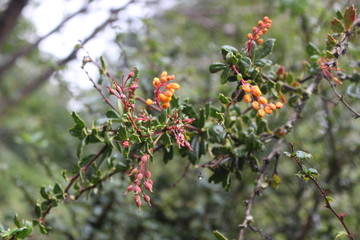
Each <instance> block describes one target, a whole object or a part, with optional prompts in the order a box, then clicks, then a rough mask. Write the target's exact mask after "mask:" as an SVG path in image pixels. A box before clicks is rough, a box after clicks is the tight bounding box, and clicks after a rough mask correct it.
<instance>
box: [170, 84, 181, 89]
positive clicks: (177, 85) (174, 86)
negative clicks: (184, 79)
mask: <svg viewBox="0 0 360 240" xmlns="http://www.w3.org/2000/svg"><path fill="white" fill-rule="evenodd" d="M171 85H172V88H173V89H175V90H178V89H180V85H179V84H177V83H172V84H171Z"/></svg>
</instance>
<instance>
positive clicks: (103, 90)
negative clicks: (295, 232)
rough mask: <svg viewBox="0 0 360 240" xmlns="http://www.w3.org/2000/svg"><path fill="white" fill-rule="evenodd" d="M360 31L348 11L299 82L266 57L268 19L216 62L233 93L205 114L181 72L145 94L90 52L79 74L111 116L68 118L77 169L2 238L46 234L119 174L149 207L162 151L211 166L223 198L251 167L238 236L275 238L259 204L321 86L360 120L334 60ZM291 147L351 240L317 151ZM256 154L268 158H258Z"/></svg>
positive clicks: (214, 68)
mask: <svg viewBox="0 0 360 240" xmlns="http://www.w3.org/2000/svg"><path fill="white" fill-rule="evenodd" d="M359 25H360V18H358V17H357V14H356V9H355V7H354V5H352V6H350V7H348V8H347V9H346V10H345V12H344V14H342V13H340V12H338V14H337V18H334V19H333V20H332V21H331V30H332V31H333V32H334V33H330V34H328V36H327V41H326V46H327V49H326V50H325V51H320V50H319V49H318V48H317V47H316V46H315V45H314V44H312V43H309V45H308V47H307V49H306V52H307V54H308V56H309V62H306V64H304V69H303V71H304V72H303V76H306V77H302V78H300V77H294V76H293V74H291V73H290V72H287V71H286V70H285V68H284V67H282V66H280V65H278V64H275V63H273V62H272V61H271V60H270V59H269V58H268V57H269V55H270V54H271V53H272V51H273V50H274V51H280V49H279V48H277V46H276V41H275V39H272V38H270V39H266V35H267V33H268V32H269V31H271V29H272V28H276V23H273V22H272V20H271V19H270V18H269V17H267V16H265V17H263V19H261V20H259V21H258V23H257V25H256V26H254V27H253V28H252V30H251V31H250V32H249V33H248V34H247V36H246V37H247V40H246V41H245V43H244V44H243V45H241V46H239V48H236V47H233V46H228V45H225V46H222V47H221V60H219V61H216V62H214V63H212V64H211V65H210V67H209V70H210V72H211V73H220V75H219V78H220V82H221V84H228V85H230V86H232V87H231V89H232V91H231V92H223V93H220V94H219V96H218V100H219V103H220V104H211V103H207V104H205V105H204V106H203V107H202V108H200V109H195V108H194V107H193V106H192V104H191V100H184V101H182V100H180V97H178V96H177V93H176V91H177V90H178V89H180V84H179V83H177V82H176V77H175V75H172V74H170V73H168V72H166V71H164V72H162V73H159V76H154V78H153V79H152V86H153V92H151V93H149V94H148V96H140V95H138V93H137V90H138V88H139V86H140V85H141V84H143V83H144V82H145V81H150V80H148V79H142V78H141V75H140V69H138V68H136V67H134V68H133V69H132V71H131V72H129V73H126V74H123V75H122V77H121V78H120V79H119V78H117V77H116V76H114V75H113V74H112V73H111V72H110V71H109V70H108V69H107V67H106V63H105V61H104V59H103V58H101V59H100V62H99V63H98V62H97V61H95V60H94V59H92V58H91V56H90V54H89V55H87V56H85V57H84V59H83V64H82V68H83V70H84V72H85V73H86V75H87V77H88V79H89V80H90V81H91V82H92V84H93V85H94V87H95V89H96V90H97V91H98V92H99V94H101V96H102V98H103V100H104V102H105V104H107V107H108V108H109V110H107V111H104V113H105V116H104V117H103V118H102V119H101V120H97V121H94V122H92V123H91V124H87V123H85V121H84V120H83V119H82V118H81V116H79V114H77V113H76V112H73V113H72V114H71V117H72V118H73V120H74V126H73V127H72V128H71V129H70V134H71V135H72V136H74V137H75V138H78V140H79V144H78V146H77V157H78V162H77V163H75V164H74V166H73V168H72V169H71V170H68V171H67V170H64V171H63V172H62V176H63V178H64V180H65V184H64V183H62V184H60V183H55V184H54V185H53V186H44V187H42V188H41V189H40V193H41V196H42V198H43V199H42V200H41V201H39V202H38V203H37V204H36V206H35V213H36V216H37V218H36V219H34V220H33V221H32V222H29V221H24V222H20V221H19V220H18V218H17V217H15V224H16V226H17V228H14V229H12V230H3V231H2V232H1V236H2V237H3V239H23V238H25V237H27V236H29V234H30V233H31V232H32V227H33V226H35V225H37V226H39V227H40V230H41V232H42V233H44V234H48V233H49V231H50V225H51V223H49V222H47V221H46V218H47V216H48V215H49V214H50V213H51V210H52V209H53V208H54V207H56V206H58V205H59V204H61V203H64V202H69V201H76V200H77V199H78V198H80V197H81V196H82V195H83V194H85V193H88V192H91V191H94V190H95V189H101V186H102V185H103V184H106V183H107V181H108V180H109V179H110V178H111V177H113V176H115V175H117V174H119V175H126V176H128V180H126V181H128V183H127V185H128V187H127V190H126V192H125V193H124V195H127V196H126V197H128V198H133V199H134V203H135V206H136V208H137V210H138V211H141V209H142V208H143V207H145V206H143V203H144V202H145V203H147V204H148V205H149V206H151V198H156V184H157V183H156V182H153V180H152V173H151V171H152V165H153V164H152V163H153V162H154V161H160V159H158V158H155V157H154V154H155V153H156V152H162V153H163V158H162V161H163V162H164V164H167V163H168V162H169V161H170V160H171V159H172V158H174V156H176V155H179V156H181V157H183V158H187V159H188V160H189V162H190V163H191V164H192V165H193V166H195V167H197V168H207V169H209V170H210V171H211V176H210V177H209V179H208V181H209V182H212V183H215V184H218V183H219V184H221V185H222V187H223V188H224V189H225V190H226V191H230V186H231V184H232V182H234V181H237V180H238V181H242V180H243V171H244V169H246V168H251V169H252V171H253V172H254V173H255V174H254V176H255V179H251V180H249V179H247V181H246V184H248V185H249V186H250V187H252V189H253V190H252V193H251V195H250V196H247V197H246V196H244V199H243V200H244V203H245V209H246V211H245V212H244V214H243V216H241V218H242V219H243V220H242V221H240V222H239V235H238V236H239V237H238V239H239V240H242V239H246V236H245V235H246V233H247V231H254V232H257V233H258V234H259V236H261V237H263V238H265V239H271V238H270V237H268V236H266V235H265V234H263V233H262V231H261V230H260V229H258V228H256V227H255V226H254V221H255V220H256V219H254V217H253V216H252V209H253V208H254V207H255V205H254V201H255V199H256V197H257V196H260V195H261V194H262V193H263V191H264V189H266V188H267V187H268V186H271V187H273V188H277V187H278V186H279V184H280V182H281V178H280V174H279V170H278V169H277V168H276V166H277V164H272V163H273V162H277V161H278V160H279V158H280V157H281V155H282V154H281V153H282V152H284V151H285V150H286V148H288V146H289V144H284V143H286V142H287V141H286V136H287V135H289V134H291V133H292V130H293V128H294V127H295V125H296V123H297V121H298V120H299V119H300V118H301V114H302V112H303V109H304V108H305V107H306V105H307V103H308V102H309V100H310V99H311V98H312V97H313V96H314V95H316V94H317V90H318V86H319V84H320V83H321V82H323V81H326V82H328V85H327V87H329V88H331V89H332V90H333V92H334V94H335V95H336V97H337V98H338V100H339V101H340V102H341V103H342V104H343V107H344V108H347V109H348V110H349V111H351V112H352V114H353V116H354V119H358V118H359V117H360V113H359V112H357V110H356V109H354V108H353V107H351V106H350V105H349V104H348V103H347V101H346V99H345V96H344V95H343V94H342V93H341V92H340V91H341V90H339V88H338V86H340V85H341V84H342V83H343V81H352V82H354V83H355V82H356V81H358V80H357V79H356V78H352V77H351V75H347V74H346V73H344V72H343V71H342V70H341V69H340V68H339V64H338V60H339V59H340V58H341V57H345V56H346V54H347V52H348V45H349V43H350V42H351V41H352V40H353V39H354V38H355V37H356V36H357V34H358V31H357V27H358V26H359ZM80 47H81V48H84V47H83V46H80ZM90 64H92V65H95V66H96V67H97V68H98V70H99V72H100V74H101V75H102V76H103V77H104V78H105V79H107V81H103V82H102V83H97V82H95V81H94V80H93V79H92V76H91V75H90V74H89V73H88V72H87V70H86V67H87V66H88V65H90ZM350 92H351V91H350ZM150 94H151V96H150ZM149 96H150V97H149ZM285 113H286V114H288V115H289V117H288V119H287V121H285V122H283V121H282V122H280V121H276V118H277V116H279V115H282V114H285ZM269 120H271V122H272V124H269ZM85 148H86V149H87V151H84V149H85ZM295 148H296V146H294V145H290V150H291V151H290V152H285V156H287V157H289V158H291V159H293V160H294V162H295V165H297V166H298V167H299V168H300V172H299V173H297V175H298V176H299V177H300V178H302V179H304V180H306V181H311V182H313V183H314V184H315V186H316V189H317V190H318V191H319V194H320V195H321V196H322V197H323V198H324V201H325V207H326V208H327V209H329V210H330V211H331V212H332V214H333V215H332V216H334V217H335V218H337V219H338V220H339V224H338V225H336V226H335V227H336V228H339V232H338V234H337V236H336V237H337V238H340V237H347V238H349V239H355V231H354V229H351V226H348V225H347V224H346V218H345V215H344V214H343V213H338V212H336V211H335V209H334V208H333V207H332V206H331V204H330V202H331V201H332V198H331V197H330V196H329V195H328V194H327V191H326V190H324V188H323V187H321V185H320V183H319V179H320V178H321V175H320V174H319V171H318V170H316V169H314V168H308V167H306V165H311V163H310V162H309V163H306V164H305V163H304V162H305V161H309V159H310V158H311V157H312V156H311V154H309V153H306V152H303V151H300V150H297V151H295ZM85 152H86V154H85ZM89 152H92V153H90V154H88V153H89ZM259 152H264V153H266V156H265V157H263V158H262V159H259V158H258V153H259ZM157 156H158V155H157ZM205 156H206V157H205ZM270 167H274V170H273V171H271V170H270ZM294 177H295V176H294ZM150 196H151V197H150ZM224 201H226V199H224ZM239 218H240V216H239ZM260 221H261V220H259V222H260ZM324 221H327V220H324ZM341 228H343V230H341ZM213 234H214V236H215V238H216V239H222V240H225V239H227V238H226V237H225V235H224V234H222V233H221V232H220V231H218V230H214V232H213Z"/></svg>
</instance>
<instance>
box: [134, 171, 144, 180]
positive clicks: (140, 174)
mask: <svg viewBox="0 0 360 240" xmlns="http://www.w3.org/2000/svg"><path fill="white" fill-rule="evenodd" d="M142 178H143V174H142V173H141V172H140V173H138V175H136V179H138V180H141V179H142Z"/></svg>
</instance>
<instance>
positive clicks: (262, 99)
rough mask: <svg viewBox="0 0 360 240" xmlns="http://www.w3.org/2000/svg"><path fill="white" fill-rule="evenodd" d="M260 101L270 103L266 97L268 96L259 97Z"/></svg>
mask: <svg viewBox="0 0 360 240" xmlns="http://www.w3.org/2000/svg"><path fill="white" fill-rule="evenodd" d="M258 100H259V102H260V103H261V104H264V105H265V104H267V103H268V100H267V99H266V98H264V97H259V99H258Z"/></svg>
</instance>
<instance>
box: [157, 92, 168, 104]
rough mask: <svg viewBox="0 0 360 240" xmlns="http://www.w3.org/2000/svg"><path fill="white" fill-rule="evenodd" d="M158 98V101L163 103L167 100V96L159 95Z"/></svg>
mask: <svg viewBox="0 0 360 240" xmlns="http://www.w3.org/2000/svg"><path fill="white" fill-rule="evenodd" d="M158 98H159V100H160V101H162V102H165V100H166V99H167V96H165V95H164V94H163V93H160V94H159V96H158Z"/></svg>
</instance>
